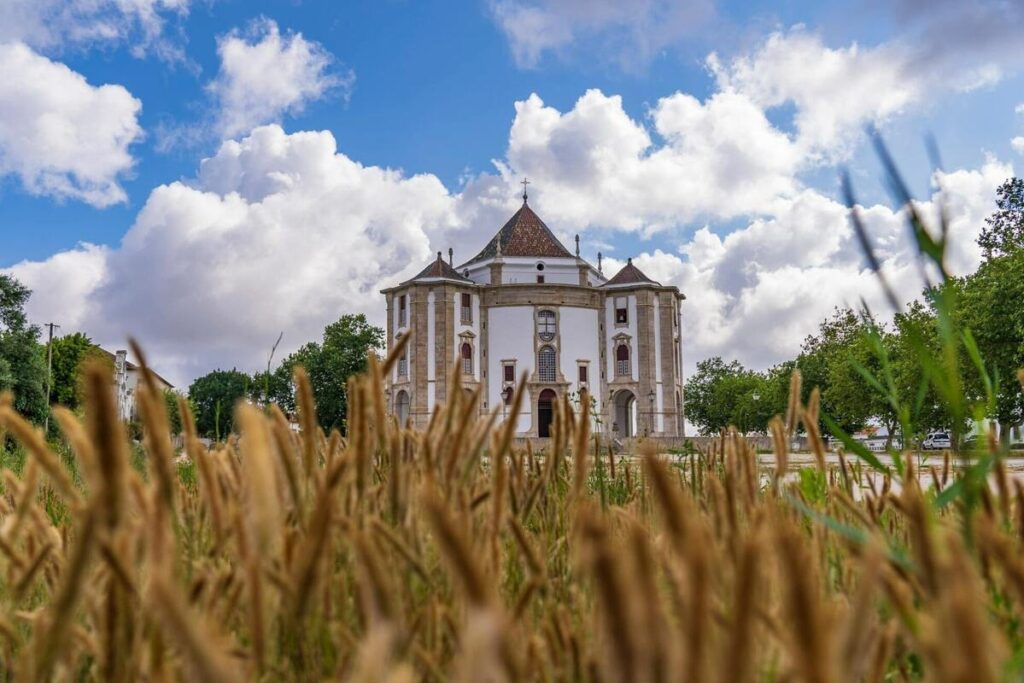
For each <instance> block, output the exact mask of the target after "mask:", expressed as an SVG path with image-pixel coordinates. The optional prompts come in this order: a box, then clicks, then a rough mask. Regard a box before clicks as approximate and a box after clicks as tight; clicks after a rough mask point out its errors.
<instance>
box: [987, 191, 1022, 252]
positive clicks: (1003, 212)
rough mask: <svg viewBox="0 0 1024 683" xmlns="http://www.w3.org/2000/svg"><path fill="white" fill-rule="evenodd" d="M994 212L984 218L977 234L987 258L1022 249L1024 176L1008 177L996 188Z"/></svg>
mask: <svg viewBox="0 0 1024 683" xmlns="http://www.w3.org/2000/svg"><path fill="white" fill-rule="evenodd" d="M996 207H997V208H996V211H995V213H993V214H992V215H991V216H989V217H988V218H986V219H985V227H984V228H982V229H981V235H980V236H979V237H978V246H980V247H981V250H982V252H984V254H985V258H986V259H993V258H997V257H999V256H1006V255H1008V254H1011V253H1013V252H1015V251H1018V250H1020V249H1021V248H1024V179H1021V178H1010V179H1008V180H1007V181H1006V182H1004V183H1003V184H1002V185H1000V186H999V189H998V190H996Z"/></svg>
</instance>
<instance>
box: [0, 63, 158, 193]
mask: <svg viewBox="0 0 1024 683" xmlns="http://www.w3.org/2000/svg"><path fill="white" fill-rule="evenodd" d="M0 73H2V74H4V76H3V78H0V176H2V175H14V176H16V177H17V178H18V179H19V180H20V181H21V183H22V185H23V186H24V187H25V189H26V190H27V191H28V192H30V193H32V194H37V195H48V196H52V197H56V198H60V199H63V198H71V199H80V200H82V201H84V202H87V203H89V204H92V205H93V206H97V207H103V206H109V205H111V204H115V203H118V202H121V201H124V199H125V193H124V190H123V188H122V187H121V185H120V179H121V178H122V177H123V176H124V175H125V174H126V173H128V172H129V171H130V169H131V167H132V164H133V158H132V155H131V153H130V151H129V147H130V146H131V144H132V143H133V142H135V141H137V140H138V139H139V138H140V137H141V136H142V129H141V127H140V126H139V121H138V115H139V110H140V109H141V107H142V104H141V102H139V100H137V99H135V98H134V97H132V95H131V93H129V92H128V90H126V89H125V88H124V87H122V86H120V85H100V86H95V85H91V84H90V83H89V82H88V81H86V79H85V77H84V76H82V75H81V74H79V73H77V72H75V71H72V70H71V69H70V68H68V67H67V66H65V65H64V64H60V63H58V62H53V61H50V60H49V59H47V58H46V57H44V56H42V55H39V54H36V53H35V52H33V51H32V50H31V49H30V48H29V47H27V46H26V45H24V44H21V43H7V44H0Z"/></svg>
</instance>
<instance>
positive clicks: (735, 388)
mask: <svg viewBox="0 0 1024 683" xmlns="http://www.w3.org/2000/svg"><path fill="white" fill-rule="evenodd" d="M685 394H686V417H687V419H689V420H690V422H692V423H693V424H694V425H696V426H697V428H698V429H700V432H701V433H702V434H715V433H717V432H718V431H720V430H722V429H725V428H726V427H729V426H730V425H731V426H734V427H736V429H737V430H739V431H740V432H742V433H744V434H749V433H751V432H763V431H765V430H766V428H767V425H768V421H769V420H770V419H771V417H772V415H774V414H775V412H777V410H776V406H775V404H774V402H773V396H772V394H771V391H770V387H769V383H768V380H767V378H766V377H765V376H764V375H762V374H760V373H757V372H754V371H752V370H747V369H746V368H744V367H743V366H742V365H741V364H740V363H739V362H738V361H735V360H734V361H732V362H730V363H726V362H725V361H724V360H722V359H721V358H720V357H717V356H716V357H714V358H708V359H706V360H702V361H700V362H699V363H697V371H696V372H695V373H694V374H693V375H691V376H690V379H689V380H687V382H686V391H685Z"/></svg>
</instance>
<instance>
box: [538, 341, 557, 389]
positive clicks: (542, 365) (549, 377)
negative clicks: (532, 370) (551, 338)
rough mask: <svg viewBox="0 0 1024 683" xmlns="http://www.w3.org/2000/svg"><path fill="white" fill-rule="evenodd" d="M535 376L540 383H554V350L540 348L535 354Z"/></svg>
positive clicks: (545, 347)
mask: <svg viewBox="0 0 1024 683" xmlns="http://www.w3.org/2000/svg"><path fill="white" fill-rule="evenodd" d="M537 376H538V378H539V379H540V381H541V382H554V381H555V349H554V348H552V347H550V346H542V347H540V351H538V352H537Z"/></svg>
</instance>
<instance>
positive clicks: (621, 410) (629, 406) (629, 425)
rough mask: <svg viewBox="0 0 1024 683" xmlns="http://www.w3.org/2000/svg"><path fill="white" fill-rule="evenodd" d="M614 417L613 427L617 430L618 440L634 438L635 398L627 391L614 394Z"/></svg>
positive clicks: (623, 390)
mask: <svg viewBox="0 0 1024 683" xmlns="http://www.w3.org/2000/svg"><path fill="white" fill-rule="evenodd" d="M613 403H614V406H615V416H614V424H613V427H617V428H618V432H617V433H618V436H619V438H623V439H628V438H630V437H632V436H636V396H634V395H633V392H632V391H630V390H629V389H622V390H621V391H619V392H618V393H617V394H615V399H614V402H613Z"/></svg>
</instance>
